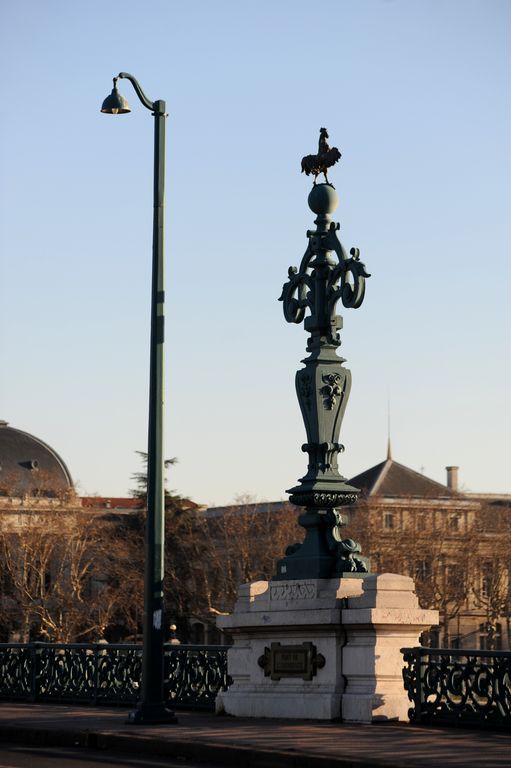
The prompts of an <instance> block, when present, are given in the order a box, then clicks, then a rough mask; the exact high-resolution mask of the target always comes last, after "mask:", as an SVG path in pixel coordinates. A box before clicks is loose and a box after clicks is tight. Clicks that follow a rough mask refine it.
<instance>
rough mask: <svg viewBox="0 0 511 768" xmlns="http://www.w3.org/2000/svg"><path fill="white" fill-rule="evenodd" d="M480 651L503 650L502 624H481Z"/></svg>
mask: <svg viewBox="0 0 511 768" xmlns="http://www.w3.org/2000/svg"><path fill="white" fill-rule="evenodd" d="M479 650H481V651H501V650H502V624H500V622H495V624H491V623H490V622H486V623H484V624H479Z"/></svg>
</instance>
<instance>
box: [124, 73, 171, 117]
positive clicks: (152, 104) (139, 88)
mask: <svg viewBox="0 0 511 768" xmlns="http://www.w3.org/2000/svg"><path fill="white" fill-rule="evenodd" d="M117 79H119V80H129V81H130V83H131V84H132V86H133V88H134V89H135V93H136V94H137V96H138V98H139V99H140V101H141V102H142V104H143V105H144V107H146V108H147V109H150V110H151V111H153V112H157V113H158V114H161V112H160V110H159V109H158V108H157V106H156V105H157V104H158V102H157V101H155V102H152V101H151V100H150V99H148V98H147V96H146V95H145V93H144V91H143V90H142V86H141V85H140V83H139V82H138V80H137V78H136V77H133V75H130V73H129V72H119V74H118V75H117V77H114V83H115V81H116V80H117ZM159 104H162V102H161V101H160V102H159ZM163 104H164V102H163ZM163 111H165V110H163Z"/></svg>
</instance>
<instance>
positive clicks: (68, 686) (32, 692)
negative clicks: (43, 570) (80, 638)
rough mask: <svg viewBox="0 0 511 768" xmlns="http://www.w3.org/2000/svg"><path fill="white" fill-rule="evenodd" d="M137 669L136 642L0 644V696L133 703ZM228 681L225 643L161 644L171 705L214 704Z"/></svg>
mask: <svg viewBox="0 0 511 768" xmlns="http://www.w3.org/2000/svg"><path fill="white" fill-rule="evenodd" d="M141 674H142V646H141V645H134V644H114V643H112V644H103V643H70V644H64V643H0V699H9V700H11V701H13V700H18V701H45V702H49V701H53V702H66V703H81V704H134V703H135V702H136V701H137V700H138V699H139V698H140V681H141ZM229 682H230V680H229V677H228V675H227V647H226V646H221V645H172V644H167V645H166V646H165V654H164V689H165V697H166V700H167V701H168V702H169V704H171V706H172V707H176V708H179V707H181V708H192V709H214V707H215V698H216V695H217V693H218V692H219V691H220V690H226V689H227V687H228V685H229Z"/></svg>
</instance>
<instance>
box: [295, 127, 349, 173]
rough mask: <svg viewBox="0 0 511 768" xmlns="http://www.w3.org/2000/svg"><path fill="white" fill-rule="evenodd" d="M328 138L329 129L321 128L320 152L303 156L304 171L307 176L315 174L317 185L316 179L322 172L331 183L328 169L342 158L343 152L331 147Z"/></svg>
mask: <svg viewBox="0 0 511 768" xmlns="http://www.w3.org/2000/svg"><path fill="white" fill-rule="evenodd" d="M327 139H328V131H327V129H326V128H320V129H319V147H318V154H317V155H305V157H302V173H305V174H306V175H307V176H310V175H311V174H312V175H313V176H314V186H316V179H317V178H318V176H319V174H320V173H322V174H323V176H324V177H325V181H326V183H327V184H330V182H329V181H328V176H327V171H328V169H329V168H330V167H331V166H332V165H335V163H337V161H338V160H340V159H341V153H340V152H339V150H338V149H337V147H330V146H329V144H328V142H327ZM330 186H333V185H330Z"/></svg>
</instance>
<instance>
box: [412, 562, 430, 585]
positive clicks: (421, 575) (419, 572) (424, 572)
mask: <svg viewBox="0 0 511 768" xmlns="http://www.w3.org/2000/svg"><path fill="white" fill-rule="evenodd" d="M430 576H431V563H430V561H429V560H418V561H417V563H416V565H415V578H416V579H417V581H426V580H427V579H429V578H430Z"/></svg>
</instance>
